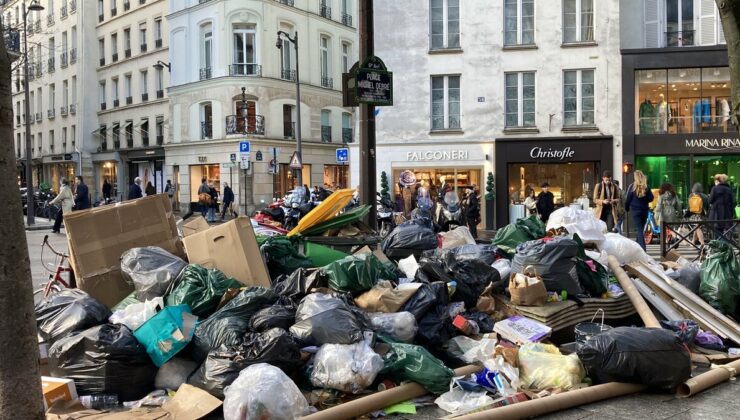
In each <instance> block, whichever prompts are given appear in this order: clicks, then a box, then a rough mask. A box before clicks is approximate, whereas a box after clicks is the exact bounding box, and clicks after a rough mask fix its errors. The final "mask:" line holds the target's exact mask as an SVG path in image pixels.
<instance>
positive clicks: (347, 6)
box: [341, 0, 352, 26]
mask: <svg viewBox="0 0 740 420" xmlns="http://www.w3.org/2000/svg"><path fill="white" fill-rule="evenodd" d="M341 2H342V24H343V25H347V26H352V0H341Z"/></svg>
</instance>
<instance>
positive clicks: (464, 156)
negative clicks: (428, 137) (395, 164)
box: [406, 150, 468, 162]
mask: <svg viewBox="0 0 740 420" xmlns="http://www.w3.org/2000/svg"><path fill="white" fill-rule="evenodd" d="M406 160H407V161H409V162H422V161H434V160H468V151H467V150H450V151H441V150H429V151H426V152H406Z"/></svg>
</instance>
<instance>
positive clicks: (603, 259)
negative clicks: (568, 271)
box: [585, 249, 609, 271]
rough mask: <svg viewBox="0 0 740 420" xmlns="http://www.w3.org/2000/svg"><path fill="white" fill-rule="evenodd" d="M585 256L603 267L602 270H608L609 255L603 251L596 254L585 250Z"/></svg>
mask: <svg viewBox="0 0 740 420" xmlns="http://www.w3.org/2000/svg"><path fill="white" fill-rule="evenodd" d="M585 252H586V256H587V257H589V258H592V259H594V260H596V261H598V262H599V264H601V265H603V266H604V268H606V269H607V271H608V270H609V254H607V253H606V252H604V251H600V252H596V251H591V250H588V249H587V250H585Z"/></svg>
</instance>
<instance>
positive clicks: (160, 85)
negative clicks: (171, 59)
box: [154, 68, 164, 98]
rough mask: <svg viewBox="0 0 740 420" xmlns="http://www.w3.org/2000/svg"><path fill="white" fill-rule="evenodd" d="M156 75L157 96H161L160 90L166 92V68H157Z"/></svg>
mask: <svg viewBox="0 0 740 420" xmlns="http://www.w3.org/2000/svg"><path fill="white" fill-rule="evenodd" d="M155 72H156V73H155V74H154V75H155V77H156V82H157V85H156V89H157V98H161V96H160V92H164V69H160V68H158V69H155Z"/></svg>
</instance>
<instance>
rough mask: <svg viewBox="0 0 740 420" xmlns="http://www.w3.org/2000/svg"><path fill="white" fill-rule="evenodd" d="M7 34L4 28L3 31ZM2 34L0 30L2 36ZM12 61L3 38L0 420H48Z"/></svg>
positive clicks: (0, 68) (0, 81)
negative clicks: (16, 148)
mask: <svg viewBox="0 0 740 420" xmlns="http://www.w3.org/2000/svg"><path fill="white" fill-rule="evenodd" d="M0 29H2V28H0ZM0 32H1V31H0ZM10 63H11V57H10V55H9V54H8V52H7V50H6V49H5V42H4V39H0V200H2V203H3V207H4V209H3V210H4V211H5V214H6V216H7V217H6V218H5V220H4V221H3V223H0V237H2V238H12V240H9V241H8V240H6V241H2V243H0V265H1V266H2V268H0V348H2V349H3V355H2V357H0V420H10V419H32V420H33V419H43V418H44V417H45V416H44V406H43V403H42V399H41V398H42V396H41V380H40V377H39V366H38V360H39V347H38V342H37V339H36V319H35V316H34V312H33V283H32V281H31V263H30V260H29V258H28V246H27V244H26V232H25V229H24V226H23V217H22V216H23V209H22V208H21V200H20V199H19V198H18V185H16V183H15V180H16V178H17V173H16V166H15V165H16V164H15V153H14V150H13V149H14V147H13V145H14V143H15V142H14V141H13V125H12V124H13V105H12V99H11V90H10V88H11V81H10V76H11V68H10Z"/></svg>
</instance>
